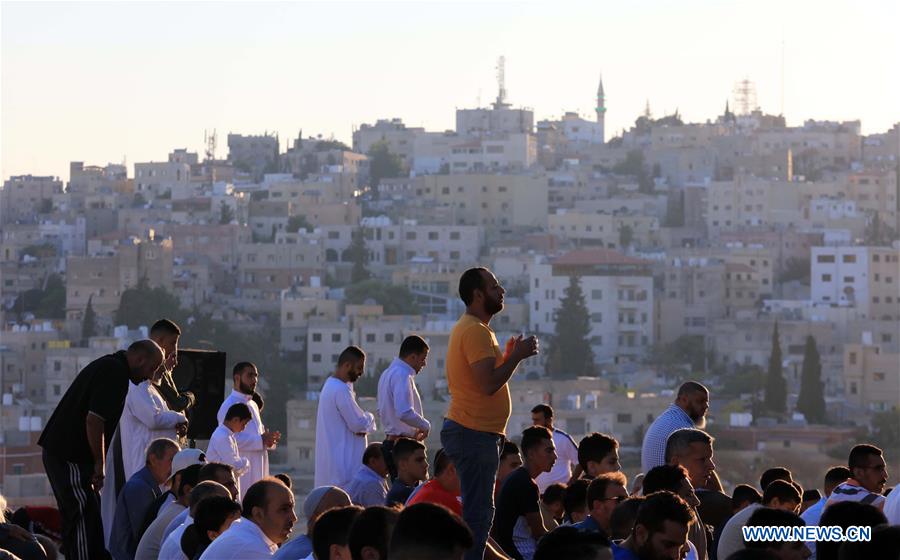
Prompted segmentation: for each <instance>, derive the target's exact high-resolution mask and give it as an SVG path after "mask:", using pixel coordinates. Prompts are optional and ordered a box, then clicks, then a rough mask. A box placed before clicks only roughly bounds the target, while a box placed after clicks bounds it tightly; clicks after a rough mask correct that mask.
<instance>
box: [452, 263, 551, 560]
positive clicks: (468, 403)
mask: <svg viewBox="0 0 900 560" xmlns="http://www.w3.org/2000/svg"><path fill="white" fill-rule="evenodd" d="M504 293H506V291H505V290H504V289H503V287H502V286H501V285H500V283H499V282H498V281H497V278H496V277H494V275H493V274H492V273H491V271H490V270H488V269H486V268H471V269H469V270H467V271H465V272H464V273H463V275H462V276H461V277H460V279H459V297H460V298H461V299H462V300H463V303H465V304H466V312H465V313H464V314H463V316H462V317H460V318H459V321H457V323H456V325H455V326H454V327H453V330H452V331H451V332H450V341H449V343H448V347H447V360H446V362H447V385H448V386H449V389H450V408H449V410H448V411H447V417H446V418H445V419H444V426H443V429H442V430H441V443H442V444H443V446H444V451H445V452H446V453H447V456H448V457H450V458H451V459H452V461H453V464H454V465H456V472H457V474H458V476H459V484H460V493H461V498H462V503H463V519H465V521H466V523H467V524H468V525H469V528H470V529H471V530H472V534H473V536H474V542H475V544H474V546H473V547H472V548H471V549H470V550H469V551H468V552H467V553H466V560H482V557H483V555H484V548H485V543H486V542H487V538H488V534H489V533H490V530H491V524H492V523H493V519H494V481H495V479H496V477H497V468H498V466H499V464H500V448H501V446H502V445H503V440H504V434H505V432H506V422H507V421H508V420H509V414H510V410H511V407H512V405H511V401H510V396H509V386H508V385H507V382H508V381H509V379H510V378H511V377H512V376H513V374H514V373H515V371H516V367H518V365H519V363H520V362H521V361H522V360H524V359H526V358H529V357H531V356H534V355H535V354H537V353H538V340H537V338H535V337H534V336H530V337H528V338H525V337H524V336H522V335H520V336H518V337H515V338H510V339H509V341H508V342H507V343H506V348H505V352H501V351H500V344H499V343H498V342H497V337H496V336H495V335H494V331H493V330H491V327H490V322H491V318H492V317H493V316H494V315H496V314H497V313H499V312H500V311H502V310H503V294H504Z"/></svg>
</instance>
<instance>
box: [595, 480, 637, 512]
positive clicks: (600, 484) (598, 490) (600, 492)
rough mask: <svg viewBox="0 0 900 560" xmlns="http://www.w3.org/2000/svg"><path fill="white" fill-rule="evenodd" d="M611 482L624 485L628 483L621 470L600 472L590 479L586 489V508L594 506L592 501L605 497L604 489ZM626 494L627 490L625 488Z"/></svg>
mask: <svg viewBox="0 0 900 560" xmlns="http://www.w3.org/2000/svg"><path fill="white" fill-rule="evenodd" d="M613 484H621V485H622V486H625V485H626V484H628V480H627V479H626V478H625V475H624V474H622V473H621V472H611V473H606V474H601V475H600V476H598V477H597V478H595V479H594V480H592V481H591V483H590V484H588V489H587V507H588V509H593V508H594V502H595V501H597V500H601V501H602V500H603V499H604V498H606V489H607V488H609V487H610V486H612V485H613ZM626 494H627V490H626Z"/></svg>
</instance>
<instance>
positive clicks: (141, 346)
mask: <svg viewBox="0 0 900 560" xmlns="http://www.w3.org/2000/svg"><path fill="white" fill-rule="evenodd" d="M128 353H129V354H134V353H138V354H142V355H143V356H144V357H145V358H150V357H152V356H155V355H157V354H159V353H162V354H163V355H165V351H164V350H163V349H162V348H160V346H159V344H157V343H155V342H153V341H152V340H146V339H145V340H138V341H137V342H132V343H131V345H129V346H128Z"/></svg>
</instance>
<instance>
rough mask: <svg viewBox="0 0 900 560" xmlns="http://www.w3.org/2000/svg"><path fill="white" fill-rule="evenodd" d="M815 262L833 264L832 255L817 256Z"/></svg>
mask: <svg viewBox="0 0 900 560" xmlns="http://www.w3.org/2000/svg"><path fill="white" fill-rule="evenodd" d="M816 262H818V263H833V262H834V255H819V256H817V257H816Z"/></svg>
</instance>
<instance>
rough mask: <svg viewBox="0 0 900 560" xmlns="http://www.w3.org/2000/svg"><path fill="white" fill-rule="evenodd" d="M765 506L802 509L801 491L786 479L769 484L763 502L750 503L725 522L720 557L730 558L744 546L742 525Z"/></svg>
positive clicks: (792, 510) (719, 551)
mask: <svg viewBox="0 0 900 560" xmlns="http://www.w3.org/2000/svg"><path fill="white" fill-rule="evenodd" d="M763 507H767V508H772V509H781V510H785V511H788V512H791V513H796V512H797V511H798V510H799V509H800V492H798V491H797V489H796V488H795V487H794V485H793V484H791V483H789V482H787V481H784V480H775V481H773V482H772V483H771V484H769V487H768V488H766V491H765V492H764V493H763V498H762V503H759V504H750V505H749V506H747V507H746V508H744V509H742V510H741V511H739V512H737V513H736V514H734V515H733V516H731V519H729V520H728V522H727V523H725V527H724V528H723V529H722V533H721V535H720V536H719V548H718V558H728V556H729V555H731V554H733V553H734V552H736V551H738V550H740V549H742V548H744V534H743V529H742V527H744V526H745V525H747V520H748V519H750V516H751V515H753V512H755V511H756V510H758V509H760V508H763Z"/></svg>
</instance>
